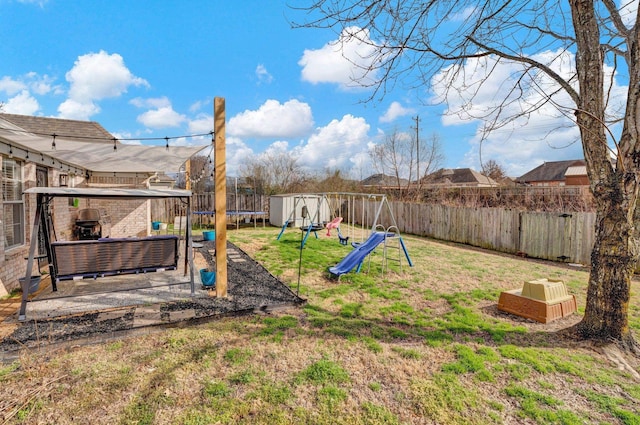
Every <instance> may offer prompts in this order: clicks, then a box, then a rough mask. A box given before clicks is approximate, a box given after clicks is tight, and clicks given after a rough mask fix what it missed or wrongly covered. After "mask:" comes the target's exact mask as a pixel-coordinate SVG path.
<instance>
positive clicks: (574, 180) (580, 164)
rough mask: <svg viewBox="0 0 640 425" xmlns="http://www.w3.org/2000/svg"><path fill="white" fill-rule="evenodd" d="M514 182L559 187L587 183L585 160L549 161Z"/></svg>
mask: <svg viewBox="0 0 640 425" xmlns="http://www.w3.org/2000/svg"><path fill="white" fill-rule="evenodd" d="M516 182H517V183H519V184H526V185H529V186H543V187H559V186H581V185H588V184H589V178H588V177H587V166H586V162H585V161H584V160H582V159H573V160H568V161H550V162H545V163H543V164H542V165H539V166H537V167H536V168H534V169H533V170H531V171H529V172H528V173H526V174H523V175H522V176H520V177H518V178H517V179H516Z"/></svg>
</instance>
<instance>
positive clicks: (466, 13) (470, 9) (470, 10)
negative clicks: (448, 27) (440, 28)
mask: <svg viewBox="0 0 640 425" xmlns="http://www.w3.org/2000/svg"><path fill="white" fill-rule="evenodd" d="M477 10H478V8H477V7H476V6H467V7H465V8H464V9H462V10H461V11H460V12H458V13H455V14H453V15H451V16H449V20H450V21H451V22H465V21H466V20H467V19H468V18H469V17H470V16H472V15H473V14H475V13H476V11H477Z"/></svg>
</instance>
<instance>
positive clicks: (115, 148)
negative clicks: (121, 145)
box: [113, 137, 118, 151]
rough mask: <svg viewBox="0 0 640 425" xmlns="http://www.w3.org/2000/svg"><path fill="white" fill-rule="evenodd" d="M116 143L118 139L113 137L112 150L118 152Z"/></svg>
mask: <svg viewBox="0 0 640 425" xmlns="http://www.w3.org/2000/svg"><path fill="white" fill-rule="evenodd" d="M117 141H118V139H116V138H115V137H114V138H113V150H114V151H115V150H118V146H117V145H116V142H117Z"/></svg>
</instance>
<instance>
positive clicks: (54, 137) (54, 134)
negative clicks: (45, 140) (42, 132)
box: [51, 133, 57, 151]
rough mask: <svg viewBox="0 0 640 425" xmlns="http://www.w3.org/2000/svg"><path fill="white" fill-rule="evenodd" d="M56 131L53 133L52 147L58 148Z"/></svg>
mask: <svg viewBox="0 0 640 425" xmlns="http://www.w3.org/2000/svg"><path fill="white" fill-rule="evenodd" d="M56 136H57V135H56V133H53V140H52V141H51V149H53V150H54V151H55V150H56Z"/></svg>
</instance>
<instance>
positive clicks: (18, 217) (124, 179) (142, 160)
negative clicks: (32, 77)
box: [0, 113, 204, 295]
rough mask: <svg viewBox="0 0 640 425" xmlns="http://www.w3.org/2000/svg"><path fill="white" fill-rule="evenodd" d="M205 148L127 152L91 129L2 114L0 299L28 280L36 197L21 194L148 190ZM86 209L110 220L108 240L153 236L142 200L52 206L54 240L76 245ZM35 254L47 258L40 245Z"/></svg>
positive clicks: (99, 128)
mask: <svg viewBox="0 0 640 425" xmlns="http://www.w3.org/2000/svg"><path fill="white" fill-rule="evenodd" d="M203 148H204V146H201V147H173V146H172V147H170V149H166V148H165V147H164V146H143V145H126V144H122V143H120V142H119V141H118V140H117V139H116V138H115V137H114V136H113V135H112V134H110V133H109V132H107V131H106V130H105V129H104V128H103V127H102V126H101V125H100V124H98V123H95V122H88V121H75V120H63V119H57V118H45V117H32V116H23V115H13V114H3V113H0V163H1V164H0V165H1V170H2V172H1V174H0V183H1V186H2V200H1V204H2V207H1V208H0V224H1V225H0V295H1V294H2V293H3V292H5V290H11V289H13V288H18V287H19V283H18V278H20V277H22V276H24V274H25V272H26V261H25V257H26V256H27V253H28V250H29V241H30V240H31V228H32V225H33V217H34V215H35V210H36V205H35V204H36V199H35V196H34V195H30V196H25V195H24V194H23V192H24V191H25V190H26V189H28V188H31V187H35V186H68V187H103V188H148V187H149V186H150V179H151V178H152V177H155V176H157V175H158V173H159V172H164V171H178V170H179V168H180V166H181V165H182V164H183V163H184V162H185V161H186V159H188V158H189V157H190V156H191V155H193V154H195V153H196V152H197V151H199V150H201V149H203ZM89 207H90V208H95V209H98V210H100V211H101V212H102V213H104V215H105V216H108V217H109V219H110V236H111V237H126V236H139V235H146V234H149V233H150V231H151V226H150V221H151V220H150V203H149V201H147V200H122V201H117V202H115V201H107V200H94V199H89V200H73V199H71V200H69V199H65V198H56V199H54V200H53V201H52V203H51V207H50V211H49V217H50V220H51V224H52V227H53V228H54V229H55V234H54V235H55V238H56V239H58V240H73V239H75V238H77V237H78V235H77V228H76V226H75V220H76V219H77V217H78V212H79V211H80V210H81V209H84V208H89ZM40 239H41V241H42V239H43V238H40ZM37 251H38V252H39V253H40V254H43V253H44V244H43V242H41V243H40V244H39V246H38V250H37ZM33 272H36V270H35V269H34V271H33Z"/></svg>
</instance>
